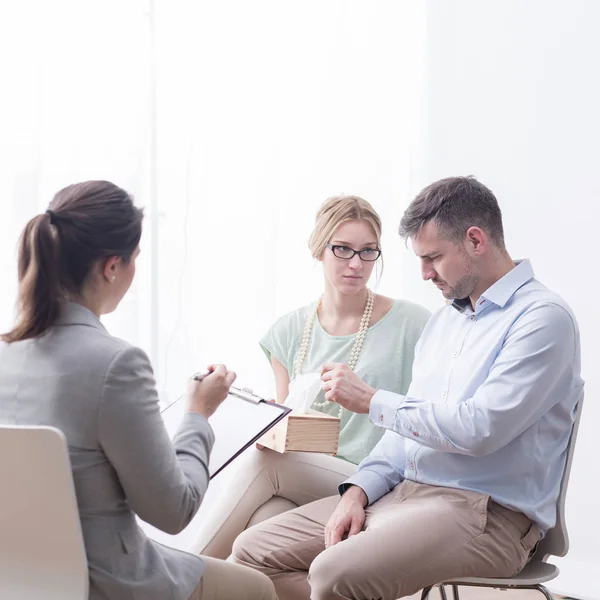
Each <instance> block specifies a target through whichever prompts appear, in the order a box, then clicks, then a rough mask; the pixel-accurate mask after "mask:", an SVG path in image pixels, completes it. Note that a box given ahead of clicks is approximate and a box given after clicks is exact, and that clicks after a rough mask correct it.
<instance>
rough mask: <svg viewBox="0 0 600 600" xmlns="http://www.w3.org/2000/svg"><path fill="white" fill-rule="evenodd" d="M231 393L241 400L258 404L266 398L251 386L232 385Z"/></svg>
mask: <svg viewBox="0 0 600 600" xmlns="http://www.w3.org/2000/svg"><path fill="white" fill-rule="evenodd" d="M229 393H230V394H231V395H232V396H235V397H236V398H239V399H240V400H245V401H246V402H251V403H252V404H258V403H259V402H264V401H265V399H264V398H261V397H260V396H257V395H256V394H254V393H253V392H252V390H251V389H250V388H247V387H244V388H241V389H240V388H236V387H235V386H233V385H232V386H231V387H230V388H229Z"/></svg>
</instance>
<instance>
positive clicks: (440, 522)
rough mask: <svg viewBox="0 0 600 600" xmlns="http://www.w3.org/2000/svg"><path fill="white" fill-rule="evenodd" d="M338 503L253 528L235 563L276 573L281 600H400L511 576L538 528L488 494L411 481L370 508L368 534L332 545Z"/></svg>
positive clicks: (328, 500) (537, 534) (323, 504)
mask: <svg viewBox="0 0 600 600" xmlns="http://www.w3.org/2000/svg"><path fill="white" fill-rule="evenodd" d="M338 501H339V498H338V497H335V496H333V497H331V498H325V499H323V500H319V501H317V502H313V503H311V504H307V505H306V506H302V507H300V508H297V509H294V510H292V511H290V512H287V513H284V514H282V515H279V516H277V517H274V518H272V519H269V520H268V521H265V522H264V523H261V524H259V525H256V526H255V527H252V528H251V529H248V530H246V531H245V532H244V533H242V534H241V536H240V537H239V538H238V539H237V540H236V542H235V544H234V547H233V559H234V561H235V562H236V563H238V564H241V565H247V566H250V567H253V568H255V569H257V570H259V571H261V572H262V573H264V574H266V575H268V576H269V577H270V578H271V580H272V581H273V583H274V584H275V589H276V590H277V594H278V598H279V600H300V599H302V600H308V599H309V598H310V599H312V600H334V599H335V600H338V599H342V598H343V599H354V600H358V599H373V598H377V599H381V600H395V599H396V598H401V597H403V596H408V595H410V594H414V593H416V592H418V591H419V590H421V589H423V588H424V587H426V586H428V585H433V584H436V583H440V582H442V581H446V580H449V579H453V578H457V577H474V576H478V577H509V576H511V575H514V574H515V573H517V572H518V571H519V570H520V569H522V568H523V566H524V565H525V564H526V563H527V561H528V559H529V557H530V555H531V552H532V549H533V548H534V546H535V545H536V543H537V541H538V540H539V538H540V531H539V529H538V527H537V526H536V525H534V524H532V522H531V521H530V520H529V519H528V518H527V517H526V516H525V515H523V514H520V513H516V512H513V511H510V510H508V509H506V508H504V507H502V506H500V505H498V504H496V503H494V502H492V501H491V500H490V498H489V496H484V495H482V494H478V493H475V492H469V491H465V490H457V489H452V488H442V487H434V486H429V485H424V484H419V483H414V482H411V481H404V482H402V483H400V484H399V485H398V486H396V488H395V489H394V490H392V491H391V492H390V493H389V494H386V495H385V496H383V497H382V498H381V499H380V500H378V501H377V502H375V503H374V504H373V505H372V506H370V507H368V508H367V509H366V515H367V517H366V523H365V527H364V529H363V531H362V532H360V533H359V534H358V535H355V536H352V537H350V538H349V539H347V540H345V541H342V542H340V543H338V544H336V545H335V546H332V547H330V548H327V549H325V545H324V529H325V525H326V524H327V521H328V519H329V517H330V515H331V514H332V512H333V510H334V509H335V507H336V505H337V503H338Z"/></svg>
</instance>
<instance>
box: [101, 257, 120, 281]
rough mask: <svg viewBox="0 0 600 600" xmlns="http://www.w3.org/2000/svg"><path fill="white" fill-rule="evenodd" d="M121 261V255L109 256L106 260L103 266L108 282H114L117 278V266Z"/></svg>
mask: <svg viewBox="0 0 600 600" xmlns="http://www.w3.org/2000/svg"><path fill="white" fill-rule="evenodd" d="M120 263H121V257H120V256H109V257H108V258H107V259H105V260H104V265H103V267H102V276H103V277H104V279H105V281H107V282H108V283H112V282H113V281H114V280H115V279H116V278H117V268H118V266H119V264H120Z"/></svg>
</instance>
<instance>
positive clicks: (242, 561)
mask: <svg viewBox="0 0 600 600" xmlns="http://www.w3.org/2000/svg"><path fill="white" fill-rule="evenodd" d="M259 530H260V527H252V528H250V529H246V530H245V531H242V533H240V535H238V536H237V538H236V539H235V541H234V542H233V548H232V549H231V559H232V560H233V562H235V563H237V564H239V565H247V566H253V567H254V566H258V565H260V564H261V558H262V555H260V552H259V551H258V548H259V546H260V545H262V544H261V535H260V533H259Z"/></svg>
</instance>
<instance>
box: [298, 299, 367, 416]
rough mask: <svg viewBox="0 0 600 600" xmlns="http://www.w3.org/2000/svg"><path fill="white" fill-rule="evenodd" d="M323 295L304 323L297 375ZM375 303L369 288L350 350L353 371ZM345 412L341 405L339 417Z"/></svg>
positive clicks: (350, 365) (317, 405)
mask: <svg viewBox="0 0 600 600" xmlns="http://www.w3.org/2000/svg"><path fill="white" fill-rule="evenodd" d="M321 301H322V297H321V298H319V300H317V302H316V303H315V307H314V309H313V310H312V312H311V313H310V315H309V316H308V318H307V319H306V323H305V324H304V330H303V331H302V340H301V342H300V349H299V351H298V356H297V358H296V362H295V364H294V372H295V375H296V377H298V376H299V375H301V373H302V365H303V364H304V360H305V359H306V354H307V352H308V347H309V345H310V340H311V336H312V330H313V324H314V322H315V319H316V318H317V315H318V313H319V307H320V306H321ZM374 305H375V294H373V292H372V291H371V290H367V303H366V304H365V310H364V312H363V316H362V318H361V320H360V326H359V328H358V332H357V334H356V339H355V340H354V344H353V346H352V350H351V351H350V358H349V360H348V368H349V369H350V370H351V371H354V368H355V367H356V363H357V362H358V358H359V356H360V352H361V350H362V347H363V344H364V341H365V336H366V335H367V330H368V329H369V324H370V322H371V317H372V316H373V306H374ZM328 404H329V402H327V400H326V401H325V402H314V403H313V406H314V407H316V408H323V407H325V406H327V405H328ZM343 412H344V408H343V406H340V409H339V412H338V417H339V418H340V419H341V418H342V414H343Z"/></svg>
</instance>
